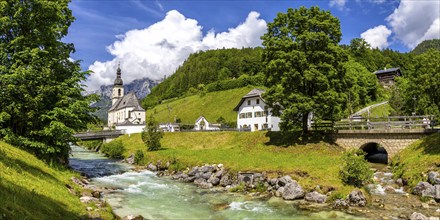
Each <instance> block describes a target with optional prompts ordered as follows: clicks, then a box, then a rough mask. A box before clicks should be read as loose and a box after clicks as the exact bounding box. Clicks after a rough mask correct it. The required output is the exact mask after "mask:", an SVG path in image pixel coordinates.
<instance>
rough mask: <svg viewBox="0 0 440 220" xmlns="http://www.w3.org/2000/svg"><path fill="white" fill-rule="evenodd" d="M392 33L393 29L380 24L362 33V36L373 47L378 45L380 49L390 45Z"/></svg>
mask: <svg viewBox="0 0 440 220" xmlns="http://www.w3.org/2000/svg"><path fill="white" fill-rule="evenodd" d="M390 35H391V30H389V29H388V28H387V27H385V26H384V25H379V26H376V27H374V28H370V29H368V30H367V31H365V32H364V33H362V34H361V37H362V38H363V39H364V40H365V41H366V42H368V43H369V44H370V45H371V47H372V48H376V47H378V48H379V49H383V48H386V47H388V37H389V36H390Z"/></svg>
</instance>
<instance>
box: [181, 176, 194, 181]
mask: <svg viewBox="0 0 440 220" xmlns="http://www.w3.org/2000/svg"><path fill="white" fill-rule="evenodd" d="M195 179H196V177H195V176H188V175H186V176H182V181H183V182H187V183H190V182H194V180H195Z"/></svg>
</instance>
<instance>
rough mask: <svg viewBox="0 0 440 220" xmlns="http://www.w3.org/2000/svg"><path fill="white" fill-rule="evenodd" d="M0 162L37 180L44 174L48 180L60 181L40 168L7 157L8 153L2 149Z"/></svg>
mask: <svg viewBox="0 0 440 220" xmlns="http://www.w3.org/2000/svg"><path fill="white" fill-rule="evenodd" d="M0 160H1V162H2V163H4V164H5V165H6V167H10V168H12V169H14V170H16V171H17V172H27V173H29V174H31V175H32V176H34V177H36V178H41V174H43V175H44V177H45V178H48V179H50V180H51V181H58V179H57V178H55V177H54V176H53V175H52V174H50V173H47V172H45V171H43V170H42V169H40V168H39V167H35V166H32V165H30V164H27V163H25V162H24V161H22V160H19V159H15V158H12V157H8V155H6V153H4V152H3V151H2V150H1V149H0Z"/></svg>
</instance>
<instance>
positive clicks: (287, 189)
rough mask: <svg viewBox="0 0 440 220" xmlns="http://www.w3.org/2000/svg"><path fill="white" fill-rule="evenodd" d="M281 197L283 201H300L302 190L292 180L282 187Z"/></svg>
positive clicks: (302, 195) (302, 194) (302, 196)
mask: <svg viewBox="0 0 440 220" xmlns="http://www.w3.org/2000/svg"><path fill="white" fill-rule="evenodd" d="M282 196H283V199H285V200H294V199H302V198H304V190H303V189H302V187H301V186H300V185H299V184H298V183H297V182H296V181H295V180H292V182H290V183H287V184H286V185H285V186H284V190H283V195H282Z"/></svg>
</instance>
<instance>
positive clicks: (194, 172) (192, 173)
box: [188, 167, 199, 176]
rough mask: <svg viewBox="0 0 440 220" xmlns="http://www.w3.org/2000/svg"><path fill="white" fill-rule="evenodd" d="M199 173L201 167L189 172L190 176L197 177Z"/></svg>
mask: <svg viewBox="0 0 440 220" xmlns="http://www.w3.org/2000/svg"><path fill="white" fill-rule="evenodd" d="M198 172H199V167H193V168H192V169H191V171H189V172H188V175H189V176H195V175H196V174H197V173H198Z"/></svg>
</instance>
